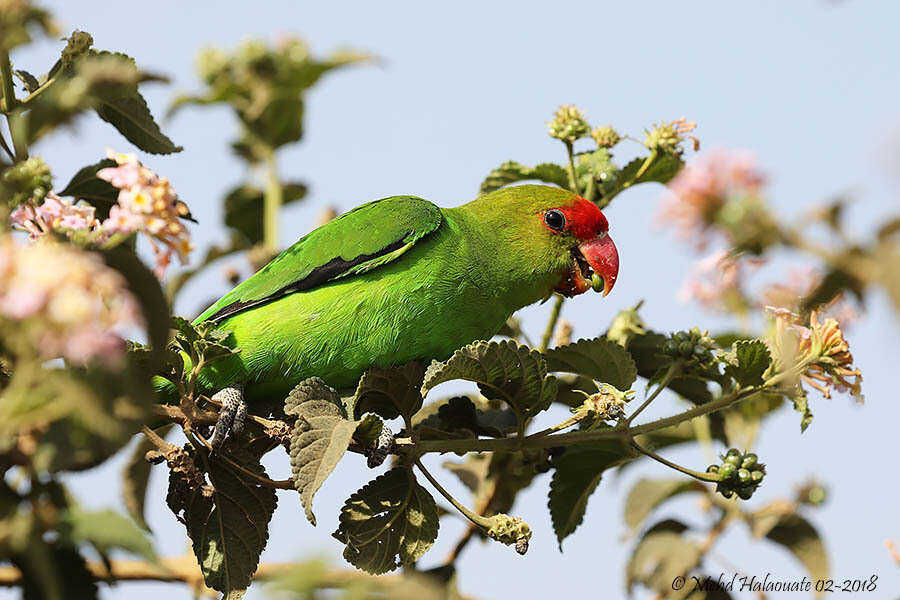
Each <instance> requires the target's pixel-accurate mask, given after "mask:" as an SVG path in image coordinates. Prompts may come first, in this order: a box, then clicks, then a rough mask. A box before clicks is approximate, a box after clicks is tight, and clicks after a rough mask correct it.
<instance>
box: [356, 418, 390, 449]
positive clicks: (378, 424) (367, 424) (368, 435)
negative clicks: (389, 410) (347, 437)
mask: <svg viewBox="0 0 900 600" xmlns="http://www.w3.org/2000/svg"><path fill="white" fill-rule="evenodd" d="M356 423H357V425H356V429H355V430H354V431H353V440H354V441H355V442H356V443H357V444H359V445H360V446H362V447H363V448H366V447H368V446H370V445H372V444H374V443H375V442H376V441H377V440H378V436H380V435H381V430H382V429H384V421H382V420H381V417H379V416H378V415H375V414H371V413H369V414H367V415H365V416H363V418H362V419H360V420H359V421H356Z"/></svg>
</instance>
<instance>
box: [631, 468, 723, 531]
mask: <svg viewBox="0 0 900 600" xmlns="http://www.w3.org/2000/svg"><path fill="white" fill-rule="evenodd" d="M705 489H706V488H705V487H704V486H703V484H701V483H700V482H698V481H694V480H693V479H646V478H645V479H640V480H638V482H637V483H635V484H634V486H633V487H632V488H631V491H630V492H628V498H626V500H625V524H626V525H628V527H630V528H631V529H632V530H635V529H637V528H638V527H640V525H641V523H643V522H644V519H646V518H647V517H649V516H650V513H652V512H653V511H654V510H656V508H657V507H658V506H659V505H661V504H662V503H663V502H665V501H666V500H669V499H670V498H674V497H675V496H678V495H680V494H686V493H689V492H702V491H704V490H705Z"/></svg>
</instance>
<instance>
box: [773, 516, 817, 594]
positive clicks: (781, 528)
mask: <svg viewBox="0 0 900 600" xmlns="http://www.w3.org/2000/svg"><path fill="white" fill-rule="evenodd" d="M758 533H761V532H758ZM764 535H765V536H766V538H768V539H769V540H771V541H773V542H775V543H776V544H780V545H782V546H784V547H785V548H787V549H788V550H789V551H790V552H791V554H793V555H794V556H795V557H796V558H797V560H799V561H800V562H801V563H803V566H804V567H806V570H807V572H808V573H809V577H810V579H812V580H813V581H816V580H819V579H827V578H828V572H829V566H828V555H827V554H826V553H825V545H824V544H823V543H822V538H821V537H820V536H819V532H818V531H816V528H815V527H813V525H812V523H810V522H809V521H807V520H806V519H804V518H803V517H801V516H800V515H798V514H797V513H789V514H785V515H782V516H781V517H780V518H779V519H778V520H777V521H776V522H775V524H774V525H773V526H772V528H771V529H769V530H768V532H766V533H765V534H764Z"/></svg>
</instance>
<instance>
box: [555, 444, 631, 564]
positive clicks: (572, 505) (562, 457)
mask: <svg viewBox="0 0 900 600" xmlns="http://www.w3.org/2000/svg"><path fill="white" fill-rule="evenodd" d="M629 460H631V455H630V454H629V452H628V451H627V450H626V449H625V447H624V446H622V445H621V444H619V443H618V442H600V443H592V444H581V445H578V446H570V447H568V448H566V449H565V450H564V451H563V452H561V453H560V454H558V455H557V456H555V457H554V458H553V468H554V471H553V478H552V479H551V480H550V494H549V500H548V503H547V506H548V508H549V509H550V518H551V520H552V521H553V530H554V531H555V532H556V539H557V541H558V542H559V545H560V550H562V542H563V540H564V539H566V538H567V537H568V536H569V535H570V534H571V533H572V532H573V531H575V529H576V528H577V527H578V526H579V525H581V522H582V521H583V520H584V512H585V509H586V508H587V502H588V498H590V496H591V494H593V493H594V489H595V488H596V487H597V484H598V483H600V478H601V477H602V476H603V472H604V471H606V470H607V469H609V468H611V467H614V466H616V465H618V464H622V463H624V462H627V461H629Z"/></svg>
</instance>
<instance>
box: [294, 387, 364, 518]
mask: <svg viewBox="0 0 900 600" xmlns="http://www.w3.org/2000/svg"><path fill="white" fill-rule="evenodd" d="M284 412H285V413H287V414H289V415H296V417H297V422H296V423H295V424H294V430H293V432H292V433H291V449H290V455H291V472H292V473H293V475H292V477H291V479H293V480H294V487H295V488H297V491H298V492H300V502H301V503H302V504H303V509H304V510H305V511H306V518H307V519H308V520H309V522H310V523H312V524H313V525H315V524H316V517H315V515H314V514H313V511H312V501H313V496H315V494H316V492H317V491H318V490H319V488H320V487H322V484H323V483H324V482H325V479H326V478H328V476H329V475H330V474H331V472H332V471H333V470H334V467H335V466H337V463H338V461H340V460H341V457H342V456H344V452H346V451H347V447H348V446H350V441H351V440H352V439H353V433H354V432H355V431H356V427H357V425H358V424H359V422H358V421H350V420H348V419H346V418H345V417H344V411H343V408H342V406H341V400H340V398H339V397H338V395H337V394H336V393H335V391H334V390H333V389H331V388H330V387H328V386H327V385H325V382H324V381H322V380H321V379H319V378H318V377H313V378H311V379H307V380H305V381H302V382H301V383H299V384H298V385H297V387H295V388H294V389H293V390H292V391H291V393H290V395H289V396H288V397H287V400H286V401H285V406H284Z"/></svg>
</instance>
